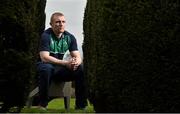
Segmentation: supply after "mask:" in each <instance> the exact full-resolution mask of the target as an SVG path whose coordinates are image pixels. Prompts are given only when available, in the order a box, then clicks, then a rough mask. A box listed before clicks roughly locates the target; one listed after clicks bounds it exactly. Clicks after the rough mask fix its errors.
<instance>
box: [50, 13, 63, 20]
mask: <svg viewBox="0 0 180 114" xmlns="http://www.w3.org/2000/svg"><path fill="white" fill-rule="evenodd" d="M55 16H64V14H63V13H61V12H55V13H53V14H52V15H51V18H50V23H51V22H52V21H53V18H54V17H55Z"/></svg>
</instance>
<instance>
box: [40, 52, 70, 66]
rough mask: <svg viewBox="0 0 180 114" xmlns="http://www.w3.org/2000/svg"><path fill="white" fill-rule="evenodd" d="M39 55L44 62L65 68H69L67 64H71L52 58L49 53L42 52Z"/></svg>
mask: <svg viewBox="0 0 180 114" xmlns="http://www.w3.org/2000/svg"><path fill="white" fill-rule="evenodd" d="M39 54H40V58H41V60H42V61H43V62H46V63H52V64H58V65H63V66H67V64H69V62H68V61H65V60H60V59H57V58H55V57H53V56H50V53H49V52H48V51H40V53H39Z"/></svg>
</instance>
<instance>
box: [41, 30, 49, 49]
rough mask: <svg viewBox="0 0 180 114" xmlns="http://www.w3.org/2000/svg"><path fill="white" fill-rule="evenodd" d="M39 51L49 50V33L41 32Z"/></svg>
mask: <svg viewBox="0 0 180 114" xmlns="http://www.w3.org/2000/svg"><path fill="white" fill-rule="evenodd" d="M39 51H50V38H49V34H47V33H43V34H42V35H41V40H40V46H39Z"/></svg>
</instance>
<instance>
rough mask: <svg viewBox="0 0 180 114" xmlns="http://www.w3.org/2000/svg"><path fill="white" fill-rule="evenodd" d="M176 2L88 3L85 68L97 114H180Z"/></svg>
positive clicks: (179, 37)
mask: <svg viewBox="0 0 180 114" xmlns="http://www.w3.org/2000/svg"><path fill="white" fill-rule="evenodd" d="M179 13H180V3H179V1H178V0H135V1H131V0H114V1H112V0H87V6H86V9H85V16H84V36H85V37H84V44H83V53H84V67H85V75H86V77H87V78H88V85H89V99H90V101H91V103H92V104H93V105H94V109H95V111H96V112H180V109H179V107H180V91H179V90H180V77H179V74H180V65H179V64H180V32H179V31H180V14H179Z"/></svg>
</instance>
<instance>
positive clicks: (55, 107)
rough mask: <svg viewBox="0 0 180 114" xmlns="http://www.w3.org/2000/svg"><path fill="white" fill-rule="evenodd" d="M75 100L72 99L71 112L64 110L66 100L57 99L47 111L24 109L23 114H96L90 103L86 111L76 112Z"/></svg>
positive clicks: (33, 108)
mask: <svg viewBox="0 0 180 114" xmlns="http://www.w3.org/2000/svg"><path fill="white" fill-rule="evenodd" d="M74 106H75V99H74V98H71V101H70V110H69V111H66V110H65V108H64V99H63V98H57V99H53V100H52V101H50V102H49V104H48V107H47V110H42V109H39V108H38V107H37V106H32V107H31V108H27V107H24V108H23V109H22V110H21V113H95V112H94V109H93V106H92V105H90V104H89V103H88V106H87V108H86V109H85V110H75V109H74Z"/></svg>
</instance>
